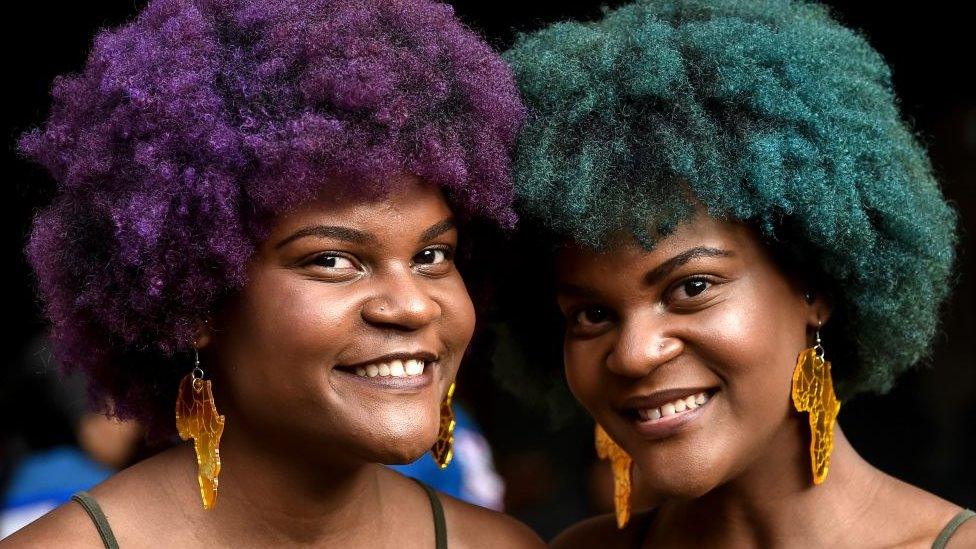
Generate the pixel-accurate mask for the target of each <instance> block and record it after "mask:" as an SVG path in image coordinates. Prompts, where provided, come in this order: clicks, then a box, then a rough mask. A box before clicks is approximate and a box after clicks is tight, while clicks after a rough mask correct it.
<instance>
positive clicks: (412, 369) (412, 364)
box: [403, 358, 424, 376]
mask: <svg viewBox="0 0 976 549" xmlns="http://www.w3.org/2000/svg"><path fill="white" fill-rule="evenodd" d="M403 369H404V371H405V372H406V374H407V375H408V376H419V375H420V374H422V373H424V363H423V361H422V360H415V359H412V358H411V359H410V360H408V361H407V362H406V363H405V364H404V365H403Z"/></svg>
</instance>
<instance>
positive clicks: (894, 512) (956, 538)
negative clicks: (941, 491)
mask: <svg viewBox="0 0 976 549" xmlns="http://www.w3.org/2000/svg"><path fill="white" fill-rule="evenodd" d="M886 476H887V475H886ZM887 478H888V479H889V487H888V489H887V490H885V491H883V492H881V500H882V501H884V502H886V503H885V504H883V505H880V506H876V507H877V510H878V512H880V513H883V515H884V519H883V520H884V522H885V523H886V524H885V525H884V526H885V530H886V531H888V532H889V534H890V535H892V536H894V538H892V539H889V540H887V542H888V543H889V544H890V545H897V546H905V547H910V546H911V547H914V546H926V547H927V546H930V545H931V544H932V542H933V541H935V539H936V537H937V536H938V535H939V534H940V533H941V532H942V530H943V529H944V528H945V527H946V526H947V525H948V524H949V522H950V521H951V520H952V519H953V518H955V517H956V515H957V514H958V513H959V512H960V511H962V510H963V509H962V508H961V507H959V506H958V505H956V504H954V503H952V502H950V501H948V500H945V499H943V498H941V497H939V496H937V495H935V494H933V493H931V492H927V491H925V490H923V489H922V488H919V487H917V486H914V485H911V484H909V483H907V482H904V481H902V480H899V479H896V478H894V477H891V476H887ZM974 521H976V519H971V520H969V521H966V522H967V523H964V524H963V525H962V526H961V527H960V528H959V529H958V530H956V532H955V534H954V535H953V536H952V538H951V539H950V543H949V544H948V547H950V548H951V547H976V543H974V538H976V525H974V524H968V523H973V522H974ZM957 544H958V545H957Z"/></svg>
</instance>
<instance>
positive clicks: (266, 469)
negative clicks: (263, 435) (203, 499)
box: [175, 422, 382, 546]
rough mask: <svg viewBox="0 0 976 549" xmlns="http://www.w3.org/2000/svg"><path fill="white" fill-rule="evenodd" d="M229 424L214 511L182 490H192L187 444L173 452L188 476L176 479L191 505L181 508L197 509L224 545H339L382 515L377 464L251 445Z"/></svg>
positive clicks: (271, 443) (265, 444) (256, 443)
mask: <svg viewBox="0 0 976 549" xmlns="http://www.w3.org/2000/svg"><path fill="white" fill-rule="evenodd" d="M230 425H231V424H230V422H228V429H227V430H226V431H225V433H224V437H223V439H222V440H221V444H220V454H221V458H222V459H221V462H222V463H221V471H220V476H219V482H220V484H219V492H218V498H217V503H216V506H215V507H214V509H212V510H210V511H205V510H203V509H202V506H201V503H200V496H199V491H198V490H192V489H189V486H187V485H190V484H192V486H193V487H194V488H196V486H197V480H196V475H197V468H196V461H195V458H194V457H192V456H193V454H194V450H193V445H192V443H187V444H185V445H182V446H181V447H180V448H178V449H177V450H176V452H177V453H178V454H180V455H179V456H178V457H177V458H175V459H179V460H180V461H181V462H182V464H183V465H182V466H181V467H182V468H183V469H185V472H186V474H185V476H184V477H185V478H181V479H179V481H178V482H179V484H180V487H179V491H180V494H181V496H183V497H185V499H192V500H193V501H192V502H191V501H185V502H182V503H181V505H183V508H184V509H195V510H197V511H198V512H195V513H194V515H193V516H194V517H196V518H198V519H199V520H200V522H201V526H203V525H206V526H205V527H206V528H209V529H211V531H212V532H213V533H214V535H215V536H217V537H218V538H220V540H221V541H226V542H231V541H232V540H237V539H250V540H252V541H254V542H258V541H260V542H261V543H259V544H258V545H266V546H272V545H287V544H310V545H312V544H319V543H326V544H328V545H330V546H331V545H333V544H337V545H338V544H341V543H342V542H344V541H347V540H348V539H349V538H350V537H354V536H355V535H356V533H357V531H359V530H363V531H365V530H366V529H368V527H369V523H368V519H369V517H375V516H376V515H377V513H381V508H382V501H381V497H380V495H381V490H380V486H379V485H380V477H381V475H380V474H379V473H380V467H381V466H379V465H377V464H373V463H368V462H364V461H362V460H357V459H352V458H350V457H348V456H334V455H327V454H325V453H324V452H321V453H319V452H314V451H313V450H310V449H309V448H308V447H306V448H301V449H298V448H286V447H283V446H282V445H280V444H277V442H279V441H263V442H262V441H253V440H251V439H250V437H249V436H248V435H247V434H246V433H245V432H243V431H242V430H241V429H237V430H234V429H231V428H230ZM191 496H192V497H191ZM360 523H361V526H362V528H357V526H356V525H357V524H360Z"/></svg>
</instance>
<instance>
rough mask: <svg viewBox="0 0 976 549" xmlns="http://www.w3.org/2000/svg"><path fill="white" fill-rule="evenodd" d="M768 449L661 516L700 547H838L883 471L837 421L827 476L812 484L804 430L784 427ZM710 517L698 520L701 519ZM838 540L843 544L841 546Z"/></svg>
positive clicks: (872, 494) (667, 505) (865, 506)
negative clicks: (743, 468) (690, 535)
mask: <svg viewBox="0 0 976 549" xmlns="http://www.w3.org/2000/svg"><path fill="white" fill-rule="evenodd" d="M802 427H803V428H806V422H805V421H804V422H803V425H802ZM778 438H780V439H781V440H775V441H773V443H772V444H771V445H770V446H769V447H770V448H775V449H776V450H775V451H771V452H767V453H765V454H764V456H763V458H762V459H760V460H757V461H756V462H755V463H753V464H752V466H751V467H750V468H749V469H747V470H746V471H744V472H743V473H742V474H740V475H738V476H737V477H736V478H734V479H733V480H732V481H730V482H728V483H726V484H724V485H722V486H720V487H718V488H716V489H714V490H712V491H710V492H709V493H707V494H705V495H704V496H702V497H700V498H697V499H695V500H691V501H685V502H673V503H665V504H664V505H662V507H661V515H662V517H661V520H662V521H666V522H668V523H671V522H672V521H675V522H676V523H679V524H680V526H681V527H679V528H676V529H673V531H676V532H698V533H699V535H700V536H701V541H702V542H703V543H702V544H703V545H711V544H714V545H725V546H753V547H756V546H758V547H776V546H788V545H790V544H795V543H796V541H797V540H804V542H803V543H804V544H806V545H809V546H811V547H813V546H831V545H834V546H837V544H838V543H840V542H841V541H842V538H843V535H844V532H848V531H850V530H849V528H848V527H849V526H853V525H854V524H856V523H857V522H858V521H859V520H860V519H862V518H863V517H864V516H865V513H866V512H867V511H868V510H869V507H870V503H871V502H872V501H873V500H874V498H875V496H876V494H877V492H878V490H879V489H880V488H881V486H882V484H883V475H882V474H881V473H880V472H879V471H877V470H876V469H875V468H874V467H872V466H871V465H870V464H868V463H867V462H866V461H864V460H863V459H862V458H861V457H860V455H858V454H857V452H856V451H855V450H854V448H853V447H852V446H851V445H850V443H849V442H848V441H847V438H846V437H845V436H844V433H843V431H842V430H841V428H840V426H839V425H837V426H836V427H835V431H834V451H833V453H832V455H831V462H830V471H829V474H828V476H827V478H826V480H825V481H824V482H823V483H822V484H819V485H814V484H813V480H812V472H811V468H810V454H809V431H808V430H807V431H804V429H795V430H793V429H791V432H789V433H785V434H784V435H783V436H781V437H778ZM703 516H705V517H709V520H708V521H706V522H705V524H704V525H703V523H702V521H701V520H700V518H701V517H703ZM841 545H842V544H841Z"/></svg>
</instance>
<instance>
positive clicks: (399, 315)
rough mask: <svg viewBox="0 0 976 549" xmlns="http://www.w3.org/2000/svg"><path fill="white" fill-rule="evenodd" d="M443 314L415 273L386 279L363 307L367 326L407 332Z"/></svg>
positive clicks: (385, 277)
mask: <svg viewBox="0 0 976 549" xmlns="http://www.w3.org/2000/svg"><path fill="white" fill-rule="evenodd" d="M440 315H441V306H440V305H439V304H438V303H437V302H436V301H434V300H433V299H432V298H431V296H430V294H429V293H428V292H427V290H426V288H425V287H424V285H423V283H422V281H419V280H417V279H416V277H415V276H414V275H413V274H412V273H394V274H390V275H387V276H384V277H383V278H382V279H381V283H380V285H379V286H378V291H377V292H376V294H375V295H374V296H372V297H371V298H369V299H368V300H367V301H366V302H365V303H364V304H363V308H362V317H363V320H365V321H366V322H367V323H369V324H373V325H376V326H383V327H387V328H393V329H396V330H403V331H413V330H419V329H420V328H423V327H424V326H427V325H428V324H430V323H431V322H433V321H434V320H436V319H437V318H439V317H440Z"/></svg>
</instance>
